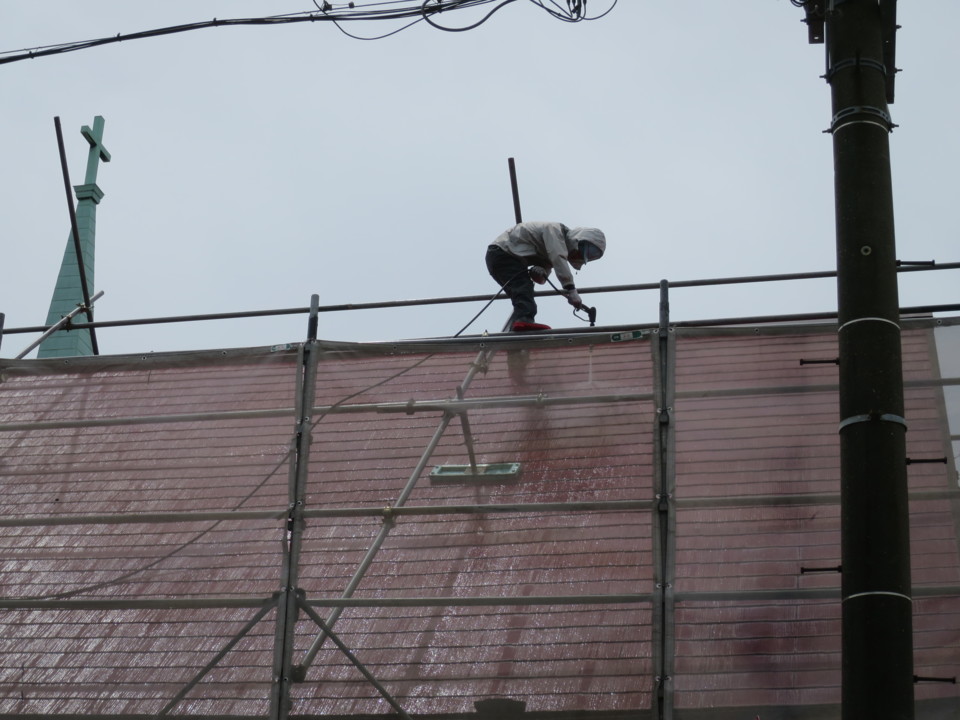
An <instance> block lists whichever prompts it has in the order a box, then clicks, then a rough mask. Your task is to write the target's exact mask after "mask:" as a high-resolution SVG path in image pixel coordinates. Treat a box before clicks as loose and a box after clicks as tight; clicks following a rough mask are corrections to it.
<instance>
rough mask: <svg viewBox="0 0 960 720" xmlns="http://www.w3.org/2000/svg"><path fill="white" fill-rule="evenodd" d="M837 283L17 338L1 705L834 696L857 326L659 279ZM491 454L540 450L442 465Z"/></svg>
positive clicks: (933, 512)
mask: <svg viewBox="0 0 960 720" xmlns="http://www.w3.org/2000/svg"><path fill="white" fill-rule="evenodd" d="M958 266H960V264H950V265H938V266H916V267H914V266H906V267H902V268H901V271H904V272H914V271H918V270H931V269H955V268H956V267H958ZM829 276H830V273H816V274H803V275H778V276H765V277H763V278H732V279H719V280H709V281H697V282H695V283H694V282H691V283H682V284H681V283H674V284H671V283H667V282H663V283H660V284H657V285H638V286H630V287H629V288H623V287H618V288H605V289H593V288H592V289H587V290H584V293H585V294H586V293H587V292H591V291H593V292H600V291H603V290H609V291H614V290H616V291H624V290H628V289H629V290H635V289H643V290H650V289H654V288H656V289H657V290H658V291H659V308H660V310H659V318H658V321H657V322H656V323H654V324H646V325H644V324H639V325H636V326H628V327H617V328H607V327H604V328H591V329H589V330H581V331H575V332H574V331H570V332H568V331H557V332H546V333H538V334H531V335H523V336H518V335H514V334H495V335H484V336H471V337H463V338H432V339H422V340H412V341H400V342H395V343H338V342H331V341H324V340H318V339H317V337H316V328H317V325H318V322H317V321H318V318H319V315H320V313H322V312H325V311H335V310H340V309H343V310H345V309H358V307H361V306H336V307H334V306H331V307H328V308H323V307H321V306H320V305H319V302H318V300H317V298H316V297H314V298H313V301H312V303H311V305H310V307H308V308H303V309H299V308H298V309H291V310H288V311H274V312H273V313H272V314H279V313H293V312H305V313H306V314H307V315H308V318H309V319H308V332H307V338H306V340H305V341H304V342H302V343H295V344H289V345H283V346H274V347H270V348H251V349H241V350H211V351H200V352H186V353H169V354H152V355H149V356H101V357H90V358H71V359H66V360H65V359H58V360H56V361H54V360H39V361H21V360H12V361H2V362H0V373H2V375H3V384H2V394H0V402H2V407H0V440H2V457H3V462H4V473H3V478H4V485H5V487H4V497H5V498H6V500H5V504H6V508H5V510H4V512H3V513H2V514H0V515H2V516H0V543H2V545H3V547H4V552H3V555H4V557H5V558H7V559H8V560H7V563H6V565H5V568H6V570H5V578H6V581H5V583H4V585H5V592H4V594H3V597H2V598H0V609H2V610H3V616H2V617H0V624H2V625H3V633H2V637H3V638H4V640H3V641H0V642H2V644H3V648H4V649H3V653H2V658H3V660H2V662H3V665H2V667H0V716H3V715H6V716H13V715H16V716H18V717H23V716H29V715H38V716H39V715H45V716H47V717H50V716H57V715H60V716H77V715H83V716H85V717H89V716H96V717H120V716H122V717H127V716H153V717H179V716H189V717H210V718H214V717H217V718H220V717H238V716H243V717H270V718H286V717H319V716H324V717H330V716H333V717H345V718H346V717H351V718H359V717H369V716H376V715H383V714H386V715H388V716H389V715H391V714H393V715H396V716H399V717H404V718H406V717H427V716H429V717H432V718H438V717H443V718H446V717H465V716H480V717H483V716H487V717H510V716H512V715H517V716H522V715H524V714H526V715H529V716H531V717H550V718H557V719H563V718H572V717H577V718H591V717H596V718H601V717H602V718H611V717H623V718H628V717H629V718H646V717H650V718H673V717H699V716H704V717H706V716H708V715H709V716H711V717H712V716H715V713H716V712H718V711H723V712H730V713H741V714H742V712H747V713H752V714H759V715H760V716H761V717H763V718H764V719H765V720H767V718H771V717H773V718H777V717H788V716H789V717H803V718H807V717H809V718H819V717H833V716H834V715H835V714H836V711H837V707H838V703H839V687H840V681H839V654H840V647H839V645H840V636H839V620H840V615H839V579H838V578H839V575H840V571H841V568H840V567H839V565H838V562H839V544H838V541H839V525H838V523H839V514H838V508H839V503H840V490H839V478H838V470H837V467H838V464H839V460H838V455H839V450H838V441H837V411H836V407H837V390H838V383H837V378H836V370H837V368H836V357H837V355H836V353H837V346H836V323H835V320H834V319H833V318H830V317H823V316H820V315H817V316H811V315H795V316H779V317H768V318H738V319H724V320H719V321H676V320H673V319H671V318H670V315H669V302H668V301H669V291H670V289H671V287H679V286H697V285H702V284H729V283H733V282H736V283H740V282H746V283H752V282H760V281H773V280H777V281H782V280H800V279H808V278H811V277H829ZM479 299H481V298H475V297H467V298H442V299H436V300H423V301H404V302H398V303H390V304H376V305H377V306H379V307H383V306H416V305H420V304H426V303H433V302H437V303H439V302H468V301H469V302H472V301H476V300H479ZM482 299H484V300H485V299H486V298H482ZM958 309H960V306H938V307H936V308H932V307H926V308H904V309H903V315H904V318H905V319H904V320H903V321H902V329H903V347H904V358H905V360H904V362H905V365H904V368H905V371H904V372H905V377H904V380H905V388H906V392H907V401H908V403H907V404H908V420H909V422H910V424H911V433H910V435H909V436H908V437H909V444H908V451H909V457H908V463H909V464H910V468H909V473H910V516H911V524H912V526H913V528H912V529H913V531H914V532H913V538H914V540H913V555H914V557H915V558H919V562H915V563H914V568H915V570H914V580H913V593H914V616H915V618H916V619H917V624H918V629H917V631H916V633H915V636H914V648H915V658H916V667H917V676H916V678H915V679H916V680H917V682H918V683H919V684H918V686H917V687H918V688H919V689H918V690H917V707H918V713H917V715H918V717H923V718H928V717H929V718H935V717H936V718H938V717H947V716H949V714H950V713H952V712H955V710H956V707H957V705H956V704H957V702H958V700H957V698H958V695H957V691H956V689H955V684H954V682H953V681H954V680H955V675H956V666H957V664H958V662H960V655H958V651H957V650H956V647H957V646H958V644H957V642H956V640H957V639H958V638H960V550H958V540H957V538H958V535H960V532H958V527H960V502H958V501H960V494H958V492H957V482H956V478H957V472H956V462H955V460H956V452H957V449H956V447H955V444H956V442H957V435H956V433H957V431H956V429H955V428H954V429H953V430H950V429H949V428H948V420H947V417H948V407H947V405H948V404H949V403H950V402H952V400H951V393H952V392H953V389H954V388H956V387H957V386H958V385H960V373H955V374H953V375H949V374H948V375H946V376H945V375H943V374H942V373H941V370H940V365H939V359H938V356H937V352H936V342H935V339H934V335H935V333H939V332H953V331H954V330H955V329H956V327H957V325H960V318H958V317H936V318H935V317H933V316H932V315H931V314H930V313H931V312H933V311H938V312H955V311H956V310H958ZM240 315H241V314H236V315H233V314H231V315H229V316H223V315H219V316H215V318H216V319H226V318H227V317H238V316H240ZM243 315H246V314H243ZM208 318H209V319H214V317H212V316H191V317H190V318H163V319H153V320H150V321H148V322H172V321H175V320H176V321H185V320H198V319H208ZM116 324H117V323H109V322H108V323H102V322H100V323H96V325H97V327H109V326H110V325H116ZM38 330H39V331H43V330H44V329H43V328H41V329H37V328H20V329H14V330H6V331H4V335H12V334H16V333H19V332H35V331H38ZM951 444H953V446H952V445H951ZM478 463H479V464H486V463H508V464H514V465H516V466H517V467H518V469H519V468H520V467H522V473H519V474H518V476H517V477H502V478H496V479H494V480H492V481H491V479H490V478H479V480H480V481H478V474H477V473H467V474H466V475H465V476H464V477H462V478H458V477H452V478H451V477H441V478H439V480H438V479H437V477H436V470H437V468H443V467H444V466H448V465H450V464H457V465H464V464H467V465H468V466H470V467H477V465H478ZM432 476H433V477H432ZM484 480H485V481H484Z"/></svg>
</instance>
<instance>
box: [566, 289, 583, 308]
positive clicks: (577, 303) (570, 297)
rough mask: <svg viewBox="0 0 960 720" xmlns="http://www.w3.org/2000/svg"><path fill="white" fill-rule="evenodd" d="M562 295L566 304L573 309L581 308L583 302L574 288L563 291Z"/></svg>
mask: <svg viewBox="0 0 960 720" xmlns="http://www.w3.org/2000/svg"><path fill="white" fill-rule="evenodd" d="M563 294H564V295H566V296H567V302H568V303H570V304H571V305H573V306H574V307H575V308H578V309H579V308H581V307H583V301H582V300H581V299H580V293H578V292H577V289H576V288H568V289H566V290H564V291H563Z"/></svg>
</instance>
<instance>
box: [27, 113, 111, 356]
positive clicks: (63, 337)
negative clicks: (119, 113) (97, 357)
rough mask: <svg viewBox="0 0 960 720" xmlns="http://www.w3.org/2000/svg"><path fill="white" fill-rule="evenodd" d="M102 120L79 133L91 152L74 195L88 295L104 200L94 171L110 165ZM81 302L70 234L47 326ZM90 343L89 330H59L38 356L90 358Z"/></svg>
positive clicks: (44, 343)
mask: <svg viewBox="0 0 960 720" xmlns="http://www.w3.org/2000/svg"><path fill="white" fill-rule="evenodd" d="M103 125H104V121H103V118H102V117H101V116H99V115H97V116H96V117H95V118H94V119H93V129H92V130H91V129H90V127H89V126H87V125H84V126H83V127H82V128H81V129H80V133H81V134H82V135H83V137H84V138H86V140H87V142H88V143H90V152H89V154H88V155H87V173H86V176H85V177H84V182H83V185H75V186H74V188H73V189H74V191H75V192H76V194H77V229H78V231H79V235H80V248H81V252H82V255H83V265H84V270H85V271H86V280H87V288H88V292H89V293H90V295H91V296H92V295H93V294H94V285H93V277H94V246H95V242H94V241H95V238H96V230H97V205H99V204H100V200H101V199H102V198H103V191H102V190H101V189H100V188H99V187H98V186H97V170H98V169H99V166H100V161H101V160H102V161H104V162H109V161H110V153H109V152H107V149H106V148H105V147H104V146H103ZM82 303H83V286H82V284H81V281H80V266H79V263H78V262H77V252H76V248H75V246H74V242H73V236H72V234H71V235H70V236H68V238H67V247H66V249H65V250H64V253H63V262H62V263H61V265H60V275H59V277H58V278H57V286H56V288H55V289H54V291H53V299H52V300H51V301H50V312H49V313H47V323H46V324H47V325H53V324H54V323H56V322H57V321H59V320H60V318H62V317H63V316H65V315H67V314H68V313H69V312H70V311H72V310H74V309H76V307H77V305H80V304H82ZM92 354H93V343H92V340H91V337H90V331H89V330H69V329H65V330H59V331H57V332H55V333H54V334H53V335H51V336H50V337H48V338H47V339H46V340H44V341H43V343H41V345H40V349H39V350H38V352H37V357H40V358H49V357H74V356H77V355H92Z"/></svg>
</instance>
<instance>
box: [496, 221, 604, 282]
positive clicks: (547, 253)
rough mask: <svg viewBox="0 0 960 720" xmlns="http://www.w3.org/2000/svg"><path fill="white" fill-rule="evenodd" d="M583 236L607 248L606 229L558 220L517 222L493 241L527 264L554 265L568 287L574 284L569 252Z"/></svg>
mask: <svg viewBox="0 0 960 720" xmlns="http://www.w3.org/2000/svg"><path fill="white" fill-rule="evenodd" d="M580 240H588V241H590V242H592V243H594V244H596V245H597V246H598V247H599V248H600V250H604V248H605V245H606V243H605V240H604V238H603V233H602V232H600V231H599V230H595V229H594V228H574V229H573V230H570V228H568V227H567V226H566V225H563V224H562V223H557V222H524V223H520V224H519V225H514V226H513V227H512V228H510V229H509V230H507V231H506V232H504V233H503V234H501V235H500V236H499V237H498V238H497V239H496V240H494V241H493V244H494V245H497V246H498V247H499V248H500V249H501V250H504V251H506V252H508V253H510V254H511V255H513V256H515V257H518V258H520V259H522V260H523V261H524V262H526V263H527V265H539V266H540V267H542V268H543V269H544V270H546V271H547V274H549V273H550V270H551V269H553V270H555V271H556V273H557V280H559V281H560V283H561V285H562V286H563V288H564V289H566V290H569V289H570V288H573V287H574V282H573V271H572V270H571V269H570V263H569V262H568V261H567V254H568V253H569V252H570V251H571V250H576V249H577V243H578V242H579V241H580Z"/></svg>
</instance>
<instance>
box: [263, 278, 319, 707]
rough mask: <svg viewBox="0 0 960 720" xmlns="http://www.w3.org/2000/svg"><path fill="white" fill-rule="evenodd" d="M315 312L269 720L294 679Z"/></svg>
mask: <svg viewBox="0 0 960 720" xmlns="http://www.w3.org/2000/svg"><path fill="white" fill-rule="evenodd" d="M319 306H320V297H319V296H318V295H313V296H312V297H311V298H310V318H309V320H308V324H307V337H308V339H307V341H306V342H305V343H304V344H303V347H302V349H301V356H300V367H299V368H298V371H299V373H300V375H299V377H298V379H297V395H298V397H297V424H296V430H295V432H294V437H293V447H292V453H291V458H290V476H289V479H290V484H289V490H288V492H289V495H288V507H287V527H286V538H285V542H284V543H283V567H282V568H281V581H280V593H279V598H278V601H277V631H276V644H275V647H274V660H273V679H272V684H271V692H270V718H271V720H286V718H288V717H289V715H290V709H291V698H290V689H291V685H292V683H293V681H294V676H295V668H294V666H293V650H294V639H295V629H296V625H297V615H298V611H299V605H300V603H299V599H300V598H299V596H302V594H303V591H302V590H301V589H300V586H299V583H300V552H301V547H302V544H303V533H304V529H305V520H304V514H303V512H304V509H305V503H306V487H307V474H308V466H309V459H310V443H311V433H312V430H313V426H312V422H311V418H310V414H311V408H313V405H314V401H315V400H316V382H317V365H318V362H319V354H320V351H319V348H318V347H317V341H316V334H317V326H318V315H317V313H318V312H319Z"/></svg>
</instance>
